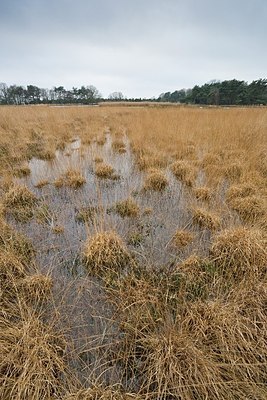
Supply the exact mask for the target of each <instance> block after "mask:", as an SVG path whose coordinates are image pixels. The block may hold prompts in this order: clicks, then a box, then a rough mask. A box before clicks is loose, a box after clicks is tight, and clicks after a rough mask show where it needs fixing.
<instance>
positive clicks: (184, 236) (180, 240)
mask: <svg viewBox="0 0 267 400" xmlns="http://www.w3.org/2000/svg"><path fill="white" fill-rule="evenodd" d="M193 240H194V235H193V233H192V232H189V231H186V230H184V229H182V230H177V231H176V232H175V234H174V236H173V238H172V241H171V243H172V245H173V246H175V247H177V248H183V247H186V246H187V245H189V244H190V243H192V241H193Z"/></svg>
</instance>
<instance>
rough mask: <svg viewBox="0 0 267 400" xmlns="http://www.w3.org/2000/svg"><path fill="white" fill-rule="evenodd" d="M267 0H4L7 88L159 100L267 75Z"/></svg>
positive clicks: (0, 33) (0, 43) (0, 74)
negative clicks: (81, 90)
mask: <svg viewBox="0 0 267 400" xmlns="http://www.w3.org/2000/svg"><path fill="white" fill-rule="evenodd" d="M266 48H267V0H0V82H6V83H7V84H14V83H16V84H21V85H27V84H34V85H37V86H40V87H46V88H51V87H52V86H59V85H63V86H65V87H66V88H68V89H70V88H72V87H73V86H75V87H77V86H81V85H83V84H84V85H91V84H92V85H94V86H96V87H97V88H98V89H99V90H100V92H101V93H102V95H104V96H107V95H108V94H109V93H111V92H114V91H121V92H123V94H124V95H126V96H128V97H139V96H142V97H151V96H158V95H159V94H160V93H162V92H166V91H174V90H176V89H181V88H189V87H192V86H194V85H195V84H203V83H205V82H207V81H210V80H212V79H219V80H224V79H232V78H237V79H241V80H246V81H249V82H250V81H251V80H253V79H257V78H265V77H266V76H267V51H266Z"/></svg>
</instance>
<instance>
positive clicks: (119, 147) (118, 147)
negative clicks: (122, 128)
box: [112, 139, 126, 153]
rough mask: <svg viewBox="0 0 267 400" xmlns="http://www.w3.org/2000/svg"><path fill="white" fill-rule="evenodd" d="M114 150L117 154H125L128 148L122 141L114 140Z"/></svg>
mask: <svg viewBox="0 0 267 400" xmlns="http://www.w3.org/2000/svg"><path fill="white" fill-rule="evenodd" d="M112 149H113V150H114V151H115V152H117V153H125V152H126V146H125V143H124V141H123V140H122V139H114V140H113V142H112Z"/></svg>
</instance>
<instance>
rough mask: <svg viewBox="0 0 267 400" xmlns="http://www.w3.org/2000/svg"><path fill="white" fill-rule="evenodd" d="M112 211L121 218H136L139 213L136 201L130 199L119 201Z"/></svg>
mask: <svg viewBox="0 0 267 400" xmlns="http://www.w3.org/2000/svg"><path fill="white" fill-rule="evenodd" d="M114 210H115V212H116V213H117V214H119V215H120V216H121V217H122V218H125V217H132V218H133V217H137V216H138V214H139V211H140V208H139V206H138V204H137V203H136V201H134V200H133V199H132V198H129V199H126V200H122V201H119V202H117V203H116V204H115V206H114Z"/></svg>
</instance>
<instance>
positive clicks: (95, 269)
mask: <svg viewBox="0 0 267 400" xmlns="http://www.w3.org/2000/svg"><path fill="white" fill-rule="evenodd" d="M83 255H84V259H85V263H86V266H87V268H88V271H89V272H90V273H91V274H94V275H103V274H105V273H109V272H121V271H122V270H123V269H124V268H125V267H126V266H127V265H128V263H129V261H130V259H131V257H130V254H129V252H128V250H127V248H126V246H125V244H124V242H123V241H122V239H121V238H120V236H119V235H118V234H117V233H116V232H114V231H106V232H100V233H97V234H96V235H94V236H92V237H90V238H89V239H88V240H87V242H86V243H85V246H84V250H83Z"/></svg>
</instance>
